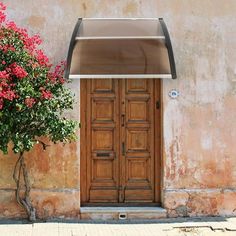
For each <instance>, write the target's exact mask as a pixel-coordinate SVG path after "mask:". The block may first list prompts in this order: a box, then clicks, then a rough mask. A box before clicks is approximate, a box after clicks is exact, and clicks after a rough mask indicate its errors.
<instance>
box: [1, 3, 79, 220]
mask: <svg viewBox="0 0 236 236" xmlns="http://www.w3.org/2000/svg"><path fill="white" fill-rule="evenodd" d="M5 10H6V7H5V6H4V5H3V3H1V2H0V150H2V152H3V153H4V154H7V153H8V149H9V148H12V150H13V151H14V153H17V154H18V155H19V158H18V160H17V162H16V165H15V169H14V174H13V178H14V180H15V182H16V199H17V201H18V203H19V204H20V205H21V206H22V207H24V208H25V210H26V212H27V214H28V216H29V219H30V220H35V217H36V215H35V208H34V207H33V206H32V204H31V200H30V183H29V180H28V173H27V167H26V164H25V160H24V152H26V151H30V150H31V149H32V148H33V147H34V145H35V144H41V145H42V147H43V148H44V149H46V147H47V144H46V143H44V142H43V141H42V139H40V137H44V136H45V137H48V140H50V141H52V142H54V143H57V142H64V143H66V142H70V141H74V140H75V139H76V134H75V128H76V122H75V121H72V120H69V119H67V118H65V117H63V112H64V111H65V110H68V109H72V105H73V96H72V94H71V92H70V90H69V89H68V88H66V86H65V83H66V82H67V81H65V79H64V78H63V74H64V63H60V64H59V65H57V66H55V67H53V65H52V64H50V61H49V59H48V57H47V56H46V55H45V54H44V52H43V51H42V50H41V49H40V44H41V43H42V41H41V39H40V37H39V35H34V36H32V37H30V36H29V34H28V33H27V30H26V29H22V28H19V27H18V26H17V25H16V24H15V23H14V22H12V21H8V20H7V19H6V15H5ZM43 140H44V139H43ZM32 158H33V156H32ZM22 190H23V193H24V194H22Z"/></svg>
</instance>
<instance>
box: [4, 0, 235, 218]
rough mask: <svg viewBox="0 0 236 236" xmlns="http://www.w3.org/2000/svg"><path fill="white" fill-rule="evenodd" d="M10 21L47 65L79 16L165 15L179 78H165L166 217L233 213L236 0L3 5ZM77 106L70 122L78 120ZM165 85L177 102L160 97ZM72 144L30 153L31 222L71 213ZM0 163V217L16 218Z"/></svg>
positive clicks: (10, 160)
mask: <svg viewBox="0 0 236 236" xmlns="http://www.w3.org/2000/svg"><path fill="white" fill-rule="evenodd" d="M3 2H4V3H5V4H7V5H8V15H9V18H11V19H13V20H15V21H16V22H18V24H19V25H21V26H23V27H26V28H28V29H29V30H30V32H31V33H40V34H41V35H42V38H43V39H44V45H43V47H44V49H45V50H46V51H47V53H48V54H49V56H50V57H51V58H52V59H53V61H55V62H57V61H60V60H62V59H64V58H65V57H66V53H67V50H68V44H69V40H70V36H71V33H72V30H73V27H74V24H75V23H76V20H77V18H78V17H163V18H164V19H165V21H166V23H167V26H168V28H169V31H170V34H171V38H172V44H173V49H174V53H175V58H176V65H177V72H178V79H177V80H175V81H173V80H164V81H163V107H164V108H163V122H164V124H163V145H164V149H163V194H162V198H163V201H162V203H163V206H164V207H165V208H166V209H167V210H168V214H169V216H181V215H189V216H194V215H219V214H220V215H235V214H236V148H235V144H234V142H235V140H236V124H235V117H236V109H235V107H236V63H235V62H236V53H235V52H236V27H235V26H236V17H235V12H236V2H235V1H234V0H226V1H222V0H205V1H195V0H188V1H186V0H165V1H161V0H148V1H147V0H124V1H115V0H93V1H92V0H86V1H85V0H84V1H82V0H50V1H46V0H37V1H33V0H31V1H29V0H3ZM73 89H74V91H75V92H76V94H77V100H78V102H77V104H76V105H75V111H74V112H73V114H71V116H73V117H74V118H75V119H78V120H79V99H78V98H79V82H78V81H77V82H74V85H73ZM171 89H177V90H178V91H179V92H180V96H179V98H178V99H176V100H173V99H171V98H170V97H169V96H168V93H169V91H170V90H171ZM79 158H80V157H79V141H78V143H76V144H71V145H68V146H66V147H61V146H56V147H55V146H52V147H50V148H49V150H48V151H46V152H42V151H41V149H40V148H39V147H38V148H35V150H34V152H32V153H31V154H30V155H29V157H28V163H29V166H30V170H31V176H32V177H31V181H32V184H33V191H32V196H33V197H32V198H33V199H34V203H35V205H36V206H37V208H38V212H39V216H40V217H44V218H47V217H49V216H61V217H63V216H64V217H77V216H79V207H80V200H79ZM14 162H15V157H14V155H12V154H10V155H9V156H1V157H0V217H17V216H18V217H21V216H22V214H23V213H22V212H21V211H20V209H19V208H18V207H17V205H16V204H15V203H14V192H13V189H14V183H13V182H12V180H11V175H12V169H13V165H14Z"/></svg>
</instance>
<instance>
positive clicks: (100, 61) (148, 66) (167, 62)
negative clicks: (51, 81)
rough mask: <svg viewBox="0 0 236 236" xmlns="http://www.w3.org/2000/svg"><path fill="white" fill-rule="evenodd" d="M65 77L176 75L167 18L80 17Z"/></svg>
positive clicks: (168, 76) (153, 76)
mask: <svg viewBox="0 0 236 236" xmlns="http://www.w3.org/2000/svg"><path fill="white" fill-rule="evenodd" d="M66 77H67V78H70V79H80V78H81V79H83V78H91V79H93V78H135V79H137V78H158V79H164V78H172V79H176V78H177V76H176V69H175V60H174V54H173V51H172V46H171V41H170V37H169V33H168V30H167V27H166V24H165V22H164V20H163V19H162V18H159V19H158V18H152V19H150V18H148V19H146V18H145V19H127V18H126V19H105V18H102V19H95V18H79V19H78V22H77V24H76V26H75V29H74V32H73V34H72V38H71V42H70V47H69V52H68V57H67V69H66Z"/></svg>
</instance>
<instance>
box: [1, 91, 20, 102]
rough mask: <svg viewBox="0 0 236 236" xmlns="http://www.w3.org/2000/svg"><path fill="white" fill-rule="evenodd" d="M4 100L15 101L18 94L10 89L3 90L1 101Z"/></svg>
mask: <svg viewBox="0 0 236 236" xmlns="http://www.w3.org/2000/svg"><path fill="white" fill-rule="evenodd" d="M3 98H5V99H7V100H10V101H13V99H14V98H16V94H15V92H14V91H12V90H10V89H6V90H2V91H0V99H3Z"/></svg>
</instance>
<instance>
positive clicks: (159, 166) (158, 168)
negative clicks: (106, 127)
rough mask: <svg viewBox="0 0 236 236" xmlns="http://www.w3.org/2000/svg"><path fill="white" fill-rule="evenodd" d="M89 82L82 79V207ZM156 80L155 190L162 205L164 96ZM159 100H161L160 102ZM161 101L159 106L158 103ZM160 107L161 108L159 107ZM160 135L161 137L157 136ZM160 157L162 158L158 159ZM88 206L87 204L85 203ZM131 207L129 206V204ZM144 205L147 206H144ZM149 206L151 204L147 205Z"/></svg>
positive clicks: (85, 178) (85, 190)
mask: <svg viewBox="0 0 236 236" xmlns="http://www.w3.org/2000/svg"><path fill="white" fill-rule="evenodd" d="M87 80H89V79H80V124H81V127H80V128H81V129H80V205H83V204H84V203H83V202H84V200H85V199H87V196H88V193H87V145H86V143H87V142H86V138H87V137H86V136H87V135H86V133H87V127H86V124H87V122H86V120H87V112H86V104H87ZM153 80H154V86H155V90H154V101H155V102H154V106H155V107H153V109H154V110H155V112H154V127H155V128H154V129H155V130H154V161H155V167H154V169H155V170H154V188H155V192H154V194H155V196H154V199H155V203H157V204H160V205H161V203H162V198H163V196H162V195H163V194H162V192H163V105H162V104H163V96H162V90H163V88H162V80H161V79H153ZM158 99H159V100H158ZM157 101H159V104H156V102H157ZM157 106H159V108H158V107H157ZM156 117H160V122H156ZM158 133H159V135H157V134H158ZM158 147H159V148H158ZM157 156H159V157H160V158H157ZM157 179H160V181H159V184H160V186H157V183H158V182H157V181H156V180H157ZM85 204H86V203H85ZM89 205H97V206H100V205H101V206H104V205H105V204H104V203H101V204H97V203H96V204H92V203H89ZM127 205H129V204H127ZM142 205H145V203H144V204H142ZM146 205H147V206H148V205H150V203H147V204H146Z"/></svg>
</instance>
